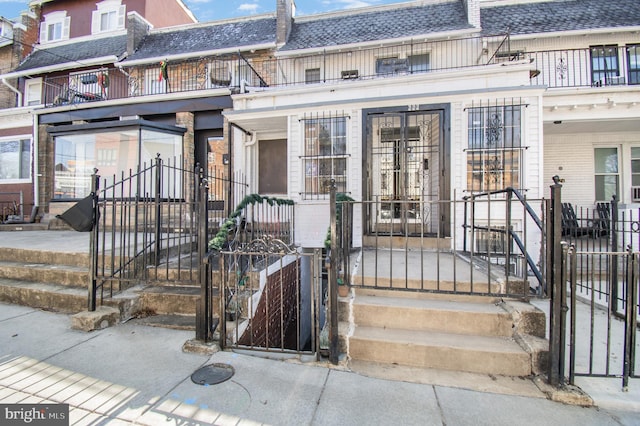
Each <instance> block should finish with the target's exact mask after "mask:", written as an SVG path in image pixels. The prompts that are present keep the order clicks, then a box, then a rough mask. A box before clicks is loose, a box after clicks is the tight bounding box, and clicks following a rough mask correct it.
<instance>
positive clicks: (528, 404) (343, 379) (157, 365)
mask: <svg viewBox="0 0 640 426" xmlns="http://www.w3.org/2000/svg"><path fill="white" fill-rule="evenodd" d="M192 338H193V332H189V331H180V330H168V329H161V328H152V327H147V326H143V325H139V324H136V323H135V322H133V321H130V322H127V323H125V324H120V325H118V326H115V327H112V328H108V329H104V330H100V331H95V332H92V333H84V332H80V331H76V330H72V329H71V328H70V319H69V317H68V316H67V315H61V314H55V313H50V312H43V311H38V310H34V309H31V308H26V307H22V306H15V305H6V304H0V403H1V404H8V403H47V402H48V403H51V402H53V403H62V402H64V403H67V404H69V405H70V417H71V424H78V425H98V424H100V425H102V424H113V425H123V424H142V425H153V426H156V425H178V424H180V425H190V424H220V425H226V424H234V425H235V424H242V425H248V424H273V425H362V424H367V425H386V424H395V425H403V426H404V425H448V426H452V425H509V426H512V425H551V424H562V425H581V426H588V425H599V426H600V425H638V424H640V402H639V400H638V399H635V401H636V404H635V405H633V404H627V405H625V406H624V408H621V407H617V408H616V407H614V406H612V407H611V408H607V407H603V406H601V407H600V408H582V407H577V406H571V405H564V404H560V403H556V402H552V401H549V400H547V399H544V398H542V397H522V396H513V395H500V394H495V393H489V392H476V391H470V390H465V389H459V388H454V387H447V386H441V385H431V384H416V383H407V382H403V381H391V380H383V379H376V378H371V377H365V376H364V375H359V374H355V373H352V372H349V371H342V370H340V369H336V368H331V367H330V366H327V365H324V364H322V365H321V364H317V363H309V364H303V363H301V362H299V361H277V360H268V359H263V358H258V357H253V356H248V355H242V354H237V353H232V352H218V353H216V354H214V355H213V356H208V355H201V354H194V353H185V352H182V350H181V348H182V345H183V344H184V343H185V342H186V341H187V340H190V339H192ZM211 363H224V364H229V365H231V366H233V368H234V369H235V374H234V376H233V377H232V378H231V379H230V380H228V381H226V382H223V383H221V384H217V385H211V386H201V385H197V384H194V383H193V382H192V381H191V379H190V376H191V374H192V373H193V372H195V371H196V370H197V369H198V368H200V367H202V366H204V365H208V364H211ZM618 383H619V381H616V382H615V385H613V386H612V390H611V392H619V390H616V389H618ZM634 385H635V386H634V387H635V388H637V387H639V386H640V385H638V384H636V383H634ZM629 396H631V397H632V396H633V395H629ZM636 396H637V395H636ZM597 402H598V401H596V403H597ZM634 408H637V410H636V411H633V409H634Z"/></svg>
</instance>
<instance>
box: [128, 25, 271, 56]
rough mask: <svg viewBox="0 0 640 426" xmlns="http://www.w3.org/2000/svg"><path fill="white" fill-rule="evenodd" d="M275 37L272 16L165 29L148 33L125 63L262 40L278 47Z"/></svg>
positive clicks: (263, 42) (254, 42)
mask: <svg viewBox="0 0 640 426" xmlns="http://www.w3.org/2000/svg"><path fill="white" fill-rule="evenodd" d="M275 40H276V18H275V17H273V16H269V17H264V18H257V19H245V20H237V21H230V22H225V21H223V22H212V23H211V24H210V25H198V26H195V27H191V26H190V27H179V28H175V29H173V30H167V29H163V30H160V31H157V32H152V33H151V34H149V35H148V36H147V37H146V38H145V39H144V40H143V42H142V43H141V44H140V46H138V49H137V50H136V51H135V52H134V53H133V54H132V55H130V56H129V57H128V58H127V59H126V60H125V61H123V63H124V64H126V63H127V62H129V61H138V60H144V59H151V58H158V57H159V56H167V57H170V56H172V55H184V54H190V53H192V54H197V53H198V52H211V51H214V50H222V49H229V48H238V49H241V48H242V47H250V46H256V45H261V44H273V45H274V47H275Z"/></svg>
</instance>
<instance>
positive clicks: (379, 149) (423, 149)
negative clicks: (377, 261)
mask: <svg viewBox="0 0 640 426" xmlns="http://www.w3.org/2000/svg"><path fill="white" fill-rule="evenodd" d="M366 117H367V127H366V128H367V132H368V135H367V141H368V146H369V148H368V161H367V164H368V170H367V174H366V175H367V176H368V177H369V179H368V182H367V187H368V190H369V194H370V196H371V197H370V198H371V200H372V203H371V204H370V205H369V209H368V222H369V223H368V226H369V232H370V233H375V234H382V235H405V236H447V235H446V234H447V233H448V226H446V225H445V224H446V223H447V221H446V217H448V211H449V207H448V205H441V204H440V201H441V200H443V199H447V198H448V177H447V175H446V173H445V165H446V164H447V161H446V158H447V150H446V149H445V146H444V145H445V144H444V140H445V138H444V131H445V128H444V111H443V110H424V111H398V112H391V111H389V112H370V113H369V114H367V115H366Z"/></svg>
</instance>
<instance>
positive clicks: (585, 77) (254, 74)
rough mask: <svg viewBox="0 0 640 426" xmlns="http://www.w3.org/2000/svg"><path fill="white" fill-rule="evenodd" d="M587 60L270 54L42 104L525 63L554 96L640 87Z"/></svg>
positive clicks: (518, 54) (82, 76)
mask: <svg viewBox="0 0 640 426" xmlns="http://www.w3.org/2000/svg"><path fill="white" fill-rule="evenodd" d="M590 55H591V52H590V49H589V48H585V49H570V50H556V51H542V52H524V51H521V50H512V49H511V43H510V38H509V36H508V35H504V34H502V35H496V36H483V37H472V38H462V39H455V40H442V41H422V42H413V41H412V42H405V43H402V44H396V45H392V46H386V47H377V48H369V49H357V48H354V49H345V50H339V51H332V52H326V51H323V52H319V53H315V54H309V55H304V56H296V57H286V58H285V57H275V58H274V57H273V56H268V55H265V54H263V55H255V54H254V56H252V57H245V56H243V55H242V54H241V53H237V54H227V55H220V56H211V57H205V58H198V59H194V60H187V61H181V62H168V63H158V64H152V65H144V66H138V67H128V68H122V69H121V68H103V69H94V70H86V71H82V72H77V73H72V74H68V75H58V76H51V77H48V78H46V80H45V88H44V100H45V105H46V106H48V107H50V106H60V105H66V104H77V103H84V102H94V101H102V100H107V99H122V98H130V97H138V96H148V95H157V94H166V93H180V92H189V91H200V90H207V89H215V88H220V87H224V88H231V89H232V90H234V91H244V88H245V87H279V86H290V85H300V84H324V83H336V82H343V81H344V82H349V81H356V80H369V79H378V78H389V77H396V76H405V75H411V74H417V73H427V72H435V71H443V70H454V69H462V68H469V67H483V66H486V65H491V64H496V63H500V62H505V61H512V60H525V59H529V60H531V61H532V62H533V63H534V65H535V66H536V69H537V70H538V71H539V72H538V73H537V74H536V73H533V74H532V79H531V84H533V85H546V86H548V87H551V88H556V87H579V86H587V87H594V86H610V85H621V84H622V85H624V84H636V83H638V77H640V75H639V73H640V72H636V71H633V70H632V71H630V72H629V73H628V74H629V78H625V76H624V75H622V76H621V75H619V74H620V73H621V72H622V71H620V70H618V69H616V70H604V71H602V70H600V71H597V72H595V73H594V72H592V69H591V56H590ZM621 56H624V55H621ZM620 60H621V61H624V60H626V58H620ZM623 65H624V64H623ZM621 69H628V67H622V68H621ZM594 76H595V77H594ZM596 77H597V78H596Z"/></svg>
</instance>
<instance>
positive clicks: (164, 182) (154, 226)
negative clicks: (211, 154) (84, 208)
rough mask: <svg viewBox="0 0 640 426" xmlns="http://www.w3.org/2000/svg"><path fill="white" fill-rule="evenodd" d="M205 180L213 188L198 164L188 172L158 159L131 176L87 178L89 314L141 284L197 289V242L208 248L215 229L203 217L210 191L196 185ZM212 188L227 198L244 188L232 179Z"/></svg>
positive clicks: (204, 184) (177, 162) (174, 162)
mask: <svg viewBox="0 0 640 426" xmlns="http://www.w3.org/2000/svg"><path fill="white" fill-rule="evenodd" d="M96 173H97V171H96ZM209 181H211V182H213V183H214V184H216V182H217V178H215V177H209V178H208V177H207V175H206V173H205V171H204V170H203V169H202V168H201V167H199V166H197V165H196V166H195V167H194V168H193V169H185V168H183V166H182V163H181V161H180V160H179V159H173V160H169V161H167V162H165V161H163V160H162V159H161V158H160V157H159V156H158V157H157V158H156V159H155V160H154V161H153V162H152V163H151V164H143V165H141V167H140V169H139V170H138V171H137V172H135V173H134V172H132V171H129V173H128V174H125V173H124V172H123V173H122V174H121V175H120V176H111V177H103V178H101V177H100V176H99V175H97V174H94V175H93V176H92V183H93V187H92V194H91V195H90V197H89V198H92V199H93V212H90V213H89V214H90V215H91V216H92V217H91V219H92V220H93V222H94V223H95V226H93V228H92V237H91V260H92V265H91V290H90V302H89V303H90V304H89V308H90V310H94V309H95V307H96V305H97V303H98V299H100V300H101V299H102V298H103V297H104V296H105V295H106V296H108V297H111V296H113V294H114V293H116V292H119V291H122V290H124V289H126V288H128V287H130V286H132V285H135V284H137V283H139V282H143V281H145V282H153V281H160V282H162V281H172V282H179V283H183V284H192V285H198V284H199V280H198V278H199V276H198V273H199V265H200V258H199V257H198V255H197V250H198V244H199V242H200V241H204V244H205V247H206V243H207V242H208V241H209V237H210V235H212V234H215V232H217V230H218V228H219V226H220V223H219V221H215V220H214V221H212V222H209V220H208V207H209V203H208V200H207V197H208V190H206V189H205V190H204V191H203V190H201V188H208V184H207V182H209ZM217 183H218V184H220V185H225V186H226V187H227V188H228V189H227V191H225V193H226V194H229V195H230V196H231V195H232V194H233V195H237V194H243V193H244V188H246V184H244V183H242V182H237V181H232V180H229V179H225V180H223V181H222V182H217ZM101 184H102V185H101ZM233 201H234V200H230V201H229V202H226V200H225V203H224V204H225V205H228V204H230V203H232V202H233ZM222 212H223V213H222V214H228V209H226V210H225V209H223V210H222Z"/></svg>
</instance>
